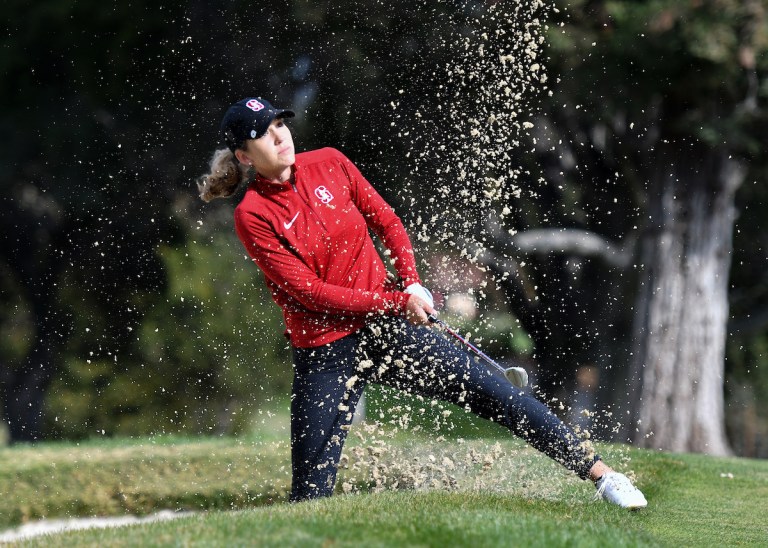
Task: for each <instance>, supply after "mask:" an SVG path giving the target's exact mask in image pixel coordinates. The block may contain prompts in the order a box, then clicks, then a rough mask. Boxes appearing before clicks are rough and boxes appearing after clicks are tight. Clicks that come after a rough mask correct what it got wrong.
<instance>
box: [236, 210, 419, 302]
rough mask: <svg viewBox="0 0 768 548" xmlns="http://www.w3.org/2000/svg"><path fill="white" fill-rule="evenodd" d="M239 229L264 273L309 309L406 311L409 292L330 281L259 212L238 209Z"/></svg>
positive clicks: (248, 249)
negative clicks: (276, 231)
mask: <svg viewBox="0 0 768 548" xmlns="http://www.w3.org/2000/svg"><path fill="white" fill-rule="evenodd" d="M235 230H236V232H237V235H238V237H239V238H240V241H241V242H242V243H243V245H244V246H245V248H246V250H247V252H248V254H249V255H250V256H251V258H252V259H253V261H254V262H255V263H256V265H257V266H258V267H259V268H260V269H261V270H262V272H264V275H265V276H266V277H267V278H268V279H269V280H270V281H272V282H273V283H274V284H276V285H277V286H278V287H279V288H280V289H282V290H283V291H285V292H286V293H287V294H288V295H290V296H291V297H292V298H294V299H296V300H297V301H298V302H299V303H301V305H302V306H304V307H305V308H307V309H309V310H312V311H315V312H321V313H326V314H341V315H367V314H374V313H380V314H391V315H397V314H400V313H402V312H403V311H404V310H405V306H406V304H407V302H408V298H409V295H408V294H406V293H403V292H400V291H366V290H360V289H349V288H345V287H341V286H338V285H332V284H329V283H326V282H325V281H323V280H322V279H320V278H319V277H318V276H317V275H316V274H315V272H314V271H313V270H312V269H311V268H309V267H308V266H307V265H306V264H305V263H304V262H303V261H301V260H300V259H299V258H298V257H297V256H296V255H294V254H293V253H292V252H291V251H290V249H288V248H287V247H286V246H285V245H283V243H282V242H281V241H280V239H279V238H278V237H277V234H276V233H275V231H274V230H273V229H272V227H271V226H270V224H269V223H268V222H267V221H266V220H265V219H262V218H260V217H259V216H258V215H255V214H253V213H251V212H247V211H240V210H237V211H236V213H235Z"/></svg>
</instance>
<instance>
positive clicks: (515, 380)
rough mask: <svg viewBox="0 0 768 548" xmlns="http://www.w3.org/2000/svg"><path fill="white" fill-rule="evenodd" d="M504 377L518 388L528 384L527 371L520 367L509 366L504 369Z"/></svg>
mask: <svg viewBox="0 0 768 548" xmlns="http://www.w3.org/2000/svg"><path fill="white" fill-rule="evenodd" d="M504 377H506V379H507V380H508V381H509V382H511V383H512V384H514V385H515V386H517V387H518V388H525V387H526V386H528V373H527V372H526V370H525V369H523V368H522V367H510V368H508V369H505V370H504Z"/></svg>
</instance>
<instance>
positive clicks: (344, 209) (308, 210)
mask: <svg viewBox="0 0 768 548" xmlns="http://www.w3.org/2000/svg"><path fill="white" fill-rule="evenodd" d="M369 228H370V229H371V230H373V231H374V232H375V233H376V234H377V235H378V236H379V238H380V239H381V240H382V242H383V243H384V245H385V247H386V248H387V249H388V250H389V252H390V253H391V257H392V258H393V259H394V267H395V270H396V271H397V274H398V275H399V276H400V278H402V279H403V281H404V283H405V286H408V285H410V284H411V283H415V282H419V276H418V274H417V272H416V261H415V259H414V256H413V248H412V246H411V242H410V239H409V238H408V235H407V234H406V232H405V227H403V224H402V222H401V221H400V219H399V218H398V217H397V215H396V214H395V212H394V211H393V210H392V208H391V207H390V206H389V205H387V203H386V202H385V201H384V200H383V199H382V197H381V196H379V194H378V193H377V192H376V191H375V190H374V188H373V187H372V186H371V184H370V183H369V182H368V181H366V180H365V178H364V177H363V176H362V174H361V173H360V171H359V170H358V169H357V167H355V165H354V164H353V163H352V162H351V161H349V159H348V158H346V157H345V156H344V155H343V154H342V153H341V152H339V151H338V150H334V149H332V148H324V149H321V150H315V151H311V152H304V153H301V154H297V155H296V164H295V165H294V183H293V184H291V183H290V182H286V183H283V184H277V183H273V182H270V181H268V180H266V179H263V178H260V177H258V178H257V179H256V180H255V181H253V182H252V183H251V184H250V185H249V187H248V190H247V191H246V193H245V196H244V197H243V200H242V202H240V204H239V205H238V206H237V208H236V209H235V230H236V231H237V235H238V237H239V238H240V241H242V242H243V245H244V246H245V248H246V250H247V251H248V254H249V255H250V256H251V257H252V258H253V261H254V262H255V263H256V264H257V265H258V266H259V268H260V269H261V270H262V272H263V273H264V275H265V278H266V281H267V285H268V286H269V288H270V290H271V291H272V298H273V299H274V300H275V302H276V303H277V304H278V305H280V307H281V308H282V309H283V317H284V318H285V324H286V328H287V329H286V335H287V336H288V338H289V339H290V341H291V344H292V345H294V346H297V347H313V346H320V345H323V344H326V343H329V342H332V341H335V340H337V339H340V338H341V337H344V336H345V335H348V334H350V333H352V332H354V331H356V330H358V329H360V328H361V327H362V326H363V325H364V324H365V322H366V317H368V316H369V315H371V314H374V313H384V314H393V315H396V314H400V313H402V312H403V311H404V310H405V305H406V303H407V302H408V298H409V295H408V294H406V293H403V292H401V291H397V290H395V289H394V288H392V287H391V285H390V284H387V283H386V281H387V271H386V268H385V266H384V263H383V262H382V260H381V257H380V256H379V254H378V253H377V251H376V248H375V247H374V244H373V241H372V239H371V236H370V234H369V232H368V229H369Z"/></svg>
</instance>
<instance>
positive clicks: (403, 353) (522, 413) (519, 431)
mask: <svg viewBox="0 0 768 548" xmlns="http://www.w3.org/2000/svg"><path fill="white" fill-rule="evenodd" d="M364 333H365V339H366V341H365V344H366V345H367V347H368V348H369V349H371V350H370V351H371V352H372V353H374V354H375V356H376V358H375V361H376V362H377V365H379V364H381V363H387V362H388V361H389V363H390V364H392V365H390V366H389V367H387V369H386V370H385V371H383V372H382V373H378V369H376V368H373V369H375V370H376V371H377V372H376V373H375V374H374V376H372V377H371V378H370V381H371V382H379V383H381V384H386V385H388V386H392V387H395V388H398V389H401V390H406V391H408V392H412V393H416V394H421V395H423V396H426V397H430V398H434V399H440V400H443V401H448V402H451V403H454V404H456V405H459V406H461V407H464V408H465V409H467V410H469V411H471V412H473V413H475V414H476V415H479V416H480V417H483V418H485V419H490V420H493V421H495V422H498V423H500V424H502V425H504V426H506V427H507V428H508V429H509V430H510V431H512V433H514V434H515V435H517V436H519V437H521V438H522V439H524V440H525V441H526V442H528V443H529V444H530V445H531V446H533V447H534V448H536V449H538V450H539V451H541V452H543V453H545V454H546V455H548V456H549V457H551V458H552V459H554V460H556V461H557V462H559V463H561V464H563V465H564V466H565V467H566V468H568V469H570V470H572V471H574V472H575V473H576V474H578V476H579V477H581V478H582V479H586V478H587V477H588V476H589V469H590V468H591V467H592V465H593V464H594V463H595V461H596V460H597V459H598V458H599V457H597V456H595V455H594V454H593V453H591V452H590V451H588V450H586V449H585V447H584V445H583V444H582V440H580V439H579V437H578V436H577V435H576V433H575V432H574V431H573V430H572V429H571V428H570V427H568V426H567V425H566V424H565V423H563V422H562V421H561V420H560V419H559V418H558V417H557V416H556V415H555V414H554V413H552V412H551V411H550V409H549V408H548V407H547V406H546V405H544V404H543V403H542V402H540V401H538V400H537V399H535V398H534V397H532V396H530V395H528V394H526V393H525V392H523V391H521V390H520V389H518V388H516V387H514V386H513V385H511V384H510V383H509V382H508V381H507V380H506V379H504V378H503V377H501V376H500V375H497V374H494V373H492V372H491V371H490V370H489V369H488V368H487V367H486V366H485V365H484V364H482V363H477V362H476V360H475V358H474V356H472V355H470V354H469V353H468V352H467V351H466V350H465V349H463V348H462V347H460V346H458V345H457V344H455V343H453V342H452V341H450V340H449V339H448V338H447V337H446V336H445V335H443V334H442V333H440V332H439V331H437V330H435V329H429V328H426V327H416V326H413V325H411V324H409V323H408V322H406V321H405V320H402V319H399V318H398V319H390V318H387V319H386V320H384V321H379V322H376V323H375V324H373V325H372V326H371V328H369V329H367V330H366V331H364ZM387 356H388V357H387Z"/></svg>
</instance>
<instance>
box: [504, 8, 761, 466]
mask: <svg viewBox="0 0 768 548" xmlns="http://www.w3.org/2000/svg"><path fill="white" fill-rule="evenodd" d="M563 7H564V9H566V6H563ZM567 12H568V16H567V17H566V18H565V20H564V21H563V27H562V28H561V29H557V31H556V32H554V33H552V37H551V40H552V45H553V47H552V50H551V52H552V53H551V55H552V63H551V64H550V66H551V67H552V69H553V72H554V75H555V76H556V77H557V78H558V80H559V85H558V89H557V93H556V96H555V97H556V98H555V100H554V101H553V102H552V103H551V104H550V106H549V107H548V108H547V111H546V114H545V115H544V116H542V117H541V119H540V120H539V121H538V126H540V130H539V133H538V136H537V139H538V148H539V152H540V154H542V155H544V156H545V162H544V166H545V167H546V166H550V168H549V171H550V172H549V176H548V179H549V181H550V183H552V184H555V185H557V188H558V189H563V192H562V193H560V198H559V199H560V200H562V201H567V200H568V195H567V194H566V191H567V190H568V189H571V188H576V189H578V192H579V194H580V197H579V202H581V203H585V204H589V208H588V209H585V213H587V214H588V215H589V217H590V218H589V219H585V220H584V222H583V223H581V226H582V227H583V228H586V229H587V230H588V231H589V232H586V233H584V232H581V233H579V232H576V233H569V231H568V230H555V231H549V232H539V233H537V234H535V236H536V238H535V239H532V238H529V237H526V235H525V234H521V235H519V237H517V238H516V239H514V240H513V241H515V242H516V243H517V244H518V246H519V247H520V248H521V249H522V250H528V251H529V252H534V251H535V252H537V253H553V252H554V253H564V254H565V255H566V256H571V257H572V256H589V255H596V256H602V257H603V258H604V260H605V261H606V262H608V263H611V262H615V263H616V266H617V267H618V266H624V267H626V266H631V267H633V268H635V269H637V271H636V276H637V283H638V284H639V291H636V290H631V289H630V287H631V286H629V285H626V284H625V285H624V287H625V291H628V294H635V295H636V303H635V306H634V310H633V312H634V327H633V334H634V337H635V342H636V343H635V345H634V348H633V349H632V350H633V351H632V354H631V372H630V380H629V382H630V385H629V389H628V392H627V395H628V396H629V398H628V399H629V400H630V401H632V400H634V401H635V403H636V404H637V408H636V409H635V417H636V418H637V419H638V422H637V429H636V435H635V440H636V441H637V442H638V443H639V444H641V445H645V446H649V447H659V448H665V449H672V450H678V451H698V452H705V453H713V454H726V453H728V452H729V446H728V443H727V441H726V436H725V431H724V405H723V379H724V359H725V339H726V326H727V319H728V287H729V284H728V279H729V272H730V269H731V260H730V259H731V255H732V251H733V247H732V245H733V243H732V234H733V225H734V221H735V218H736V210H735V196H736V192H737V190H738V189H739V187H740V186H741V185H742V184H743V183H744V181H745V180H746V177H747V174H748V169H749V168H750V166H752V168H753V169H754V167H755V166H756V165H759V164H760V163H762V158H761V157H760V155H759V143H760V141H761V139H762V133H763V130H762V129H761V127H762V126H763V125H764V122H765V117H766V105H765V90H760V89H759V88H758V86H757V83H758V82H760V81H761V79H762V78H764V75H765V70H766V68H768V67H766V66H764V65H760V64H758V62H757V60H758V59H764V58H765V55H764V54H765V52H766V48H768V42H767V40H768V33H767V32H766V19H765V6H764V5H763V4H762V3H761V2H735V1H734V2H728V1H723V2H696V3H689V4H680V3H679V2H666V1H648V2H610V1H606V2H604V1H587V2H570V3H569V4H568V6H567ZM585 82H589V85H585ZM760 121H762V122H760ZM618 182H620V183H621V184H623V185H626V191H624V192H621V191H620V189H619V188H618V186H617V183H618ZM608 189H610V190H608ZM607 190H608V191H607ZM622 194H623V195H622ZM606 198H608V199H609V200H606ZM598 206H599V207H598ZM633 210H634V211H636V212H637V213H633ZM627 212H629V215H627ZM620 241H623V244H620V243H619V242H620ZM634 242H637V246H636V247H635V244H634ZM595 244H596V245H595ZM627 253H629V255H627ZM627 259H629V262H626V261H627ZM761 261H764V258H761ZM622 263H624V264H623V265H622ZM634 279H635V276H634V275H632V276H630V277H629V278H628V281H629V280H634ZM629 291H631V293H629ZM625 426H627V427H629V428H631V429H634V426H633V424H631V423H630V424H627V425H625Z"/></svg>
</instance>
